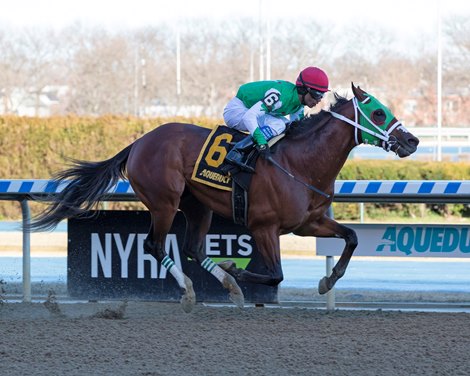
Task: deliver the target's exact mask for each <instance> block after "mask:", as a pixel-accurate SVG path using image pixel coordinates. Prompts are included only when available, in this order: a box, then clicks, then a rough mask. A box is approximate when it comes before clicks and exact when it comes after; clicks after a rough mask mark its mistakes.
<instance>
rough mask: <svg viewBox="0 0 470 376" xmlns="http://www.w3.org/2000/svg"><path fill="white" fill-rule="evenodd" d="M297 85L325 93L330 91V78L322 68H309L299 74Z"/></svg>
mask: <svg viewBox="0 0 470 376" xmlns="http://www.w3.org/2000/svg"><path fill="white" fill-rule="evenodd" d="M295 85H296V86H299V87H304V88H306V89H307V88H310V89H314V90H317V91H319V92H322V93H324V92H327V91H328V76H327V75H326V73H325V72H324V71H323V70H321V69H320V68H317V67H307V68H305V69H304V70H302V71H301V72H300V73H299V77H297V80H296V81H295Z"/></svg>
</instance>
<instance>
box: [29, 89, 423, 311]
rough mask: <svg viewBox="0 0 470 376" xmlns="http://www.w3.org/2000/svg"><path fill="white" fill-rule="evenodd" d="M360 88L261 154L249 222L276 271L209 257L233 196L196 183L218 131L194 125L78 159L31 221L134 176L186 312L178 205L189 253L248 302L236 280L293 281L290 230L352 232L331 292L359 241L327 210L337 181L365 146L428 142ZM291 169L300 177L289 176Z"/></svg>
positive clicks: (239, 300)
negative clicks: (173, 245) (285, 255)
mask: <svg viewBox="0 0 470 376" xmlns="http://www.w3.org/2000/svg"><path fill="white" fill-rule="evenodd" d="M351 86H352V91H353V94H354V97H353V98H352V99H351V100H347V99H346V98H343V97H341V96H339V95H338V94H337V93H335V94H334V97H335V99H336V103H335V104H333V105H332V106H331V107H330V110H329V111H325V110H322V111H320V112H319V113H318V114H316V115H314V116H310V117H306V118H304V119H303V120H301V121H299V122H298V123H294V124H292V125H291V126H290V129H289V131H288V132H287V134H286V136H285V138H284V139H283V140H281V141H280V142H279V143H278V144H276V145H275V146H274V147H273V148H272V150H273V153H272V155H271V157H270V158H268V159H259V160H258V161H257V166H256V173H255V174H254V176H253V178H252V182H251V186H250V189H249V200H248V217H247V218H248V221H247V228H248V229H249V230H250V232H251V233H252V235H253V237H254V240H255V242H256V245H257V248H258V250H259V252H260V254H261V256H262V258H263V260H264V262H265V264H266V268H267V273H266V274H258V273H253V272H250V271H247V270H243V269H239V268H237V267H236V265H235V264H234V263H233V262H224V263H220V264H215V263H214V262H213V261H212V260H211V259H210V258H208V257H207V256H206V254H205V249H204V239H205V235H206V234H207V232H208V230H209V226H210V224H211V219H212V213H213V212H215V213H218V214H219V215H222V216H224V217H227V218H230V217H231V216H232V201H231V194H230V192H227V191H223V190H218V189H216V188H214V187H211V186H207V185H204V184H201V183H200V182H196V181H194V180H191V174H192V172H193V169H194V166H195V163H196V159H197V158H198V155H199V152H200V150H201V148H202V146H203V144H204V142H205V140H206V138H207V136H208V134H209V130H208V129H205V128H202V127H199V126H195V125H192V124H183V123H169V124H164V125H162V126H160V127H157V128H156V129H154V130H152V131H150V132H148V133H146V134H145V135H143V136H142V137H141V138H140V139H138V140H136V141H135V142H134V143H132V144H131V145H129V146H127V147H126V148H124V149H123V150H122V151H120V152H119V153H118V154H116V155H115V156H114V157H112V158H110V159H108V160H104V161H99V162H88V161H75V162H74V163H73V165H72V166H71V167H70V168H69V169H67V170H65V171H62V172H60V173H58V174H57V175H56V176H55V181H56V182H57V184H61V183H64V182H65V181H67V182H68V185H67V186H66V187H65V188H64V190H63V191H62V192H61V193H60V194H59V195H58V196H57V197H55V198H50V199H49V200H52V201H53V202H52V203H51V205H50V206H49V207H48V208H47V209H46V210H45V211H44V212H43V213H41V214H40V215H39V216H37V217H36V218H35V219H34V220H33V221H32V223H31V227H30V228H31V229H32V230H46V229H52V228H54V227H55V226H56V225H57V224H58V223H59V222H60V221H61V220H63V219H66V218H71V217H74V216H79V215H82V214H83V213H85V212H86V211H87V210H89V209H91V208H92V207H93V205H94V204H96V203H97V202H99V201H102V200H104V199H105V198H106V192H107V191H108V189H109V188H111V187H112V186H113V185H114V184H116V183H117V181H118V180H119V179H126V178H127V179H128V180H129V182H130V184H131V186H132V188H133V189H134V192H135V194H136V195H137V197H138V198H139V199H140V200H141V201H142V202H143V203H144V205H145V206H146V207H147V208H148V210H149V211H150V213H151V218H152V225H151V228H150V231H149V233H148V235H147V238H146V240H145V242H144V249H145V251H146V252H149V253H151V254H152V255H154V256H155V257H156V258H157V260H158V261H159V262H160V263H161V264H162V265H163V266H165V267H166V268H167V269H168V270H169V271H170V273H171V274H172V275H173V277H174V278H175V279H176V281H177V282H178V284H179V286H180V288H181V292H182V297H181V303H182V307H183V309H184V310H185V311H186V312H189V311H190V310H191V309H192V308H193V306H194V304H195V294H194V290H193V287H192V281H191V280H190V279H189V278H188V277H187V276H186V275H185V274H184V273H183V271H182V270H180V269H179V268H178V267H177V266H176V265H175V263H174V262H173V260H172V259H171V258H170V257H169V256H168V255H167V253H166V250H165V239H166V235H167V233H168V232H169V230H170V227H171V225H172V222H173V218H174V216H175V214H176V212H177V210H181V211H182V212H183V213H184V215H185V217H186V220H187V226H186V233H185V240H184V244H183V248H182V250H183V253H184V254H185V255H186V256H188V257H190V258H192V259H193V260H195V261H196V262H198V263H199V264H200V265H201V266H202V267H203V268H204V269H206V270H207V271H209V272H210V273H212V274H213V275H214V276H215V277H216V278H217V279H218V280H219V281H220V282H221V284H222V285H223V286H224V287H225V288H226V289H227V290H228V291H229V294H230V298H231V299H232V301H234V302H235V303H236V304H237V305H238V306H240V307H242V306H243V301H244V297H243V293H242V291H241V289H240V288H239V286H238V284H237V282H236V281H246V282H252V283H261V284H267V285H273V286H274V285H277V284H279V283H280V282H281V281H282V280H283V274H282V267H281V260H280V242H279V236H280V235H282V234H287V233H294V234H296V235H300V236H316V237H337V238H342V239H344V240H345V247H344V249H343V251H342V254H341V257H340V258H339V260H338V262H337V263H336V265H335V267H334V268H333V272H332V274H331V275H330V276H325V277H323V278H322V279H321V280H320V282H319V285H318V289H319V292H320V293H321V294H324V293H326V292H327V291H329V290H330V289H331V288H332V287H333V286H334V285H335V283H336V281H337V280H338V279H339V278H341V277H342V276H343V275H344V273H345V271H346V268H347V266H348V263H349V260H350V259H351V256H352V254H353V252H354V249H355V248H356V246H357V244H358V240H357V236H356V233H355V232H354V231H353V230H352V229H350V228H348V227H346V226H344V225H341V224H339V223H337V222H336V221H334V220H333V219H331V218H329V217H328V215H327V209H328V208H329V206H330V205H331V203H332V200H333V194H334V182H335V179H336V177H337V175H338V173H339V172H340V170H341V168H342V166H343V165H344V163H345V162H346V159H347V157H348V154H349V152H350V151H351V150H352V149H353V148H354V147H355V146H356V145H358V144H360V143H370V144H373V145H375V146H381V147H383V148H384V149H385V150H386V151H392V152H395V153H396V154H397V155H398V156H399V157H401V158H403V157H407V156H409V155H410V154H412V153H414V152H415V151H416V148H417V146H418V143H419V140H418V139H417V138H416V137H415V136H413V135H412V134H411V133H410V132H408V131H407V129H406V128H405V127H404V126H403V125H402V124H401V123H400V122H399V121H398V120H397V119H396V118H395V117H394V115H393V114H392V113H391V111H390V110H389V109H388V108H387V107H386V106H384V105H383V104H382V103H380V102H379V101H378V100H377V99H376V98H374V97H373V96H372V95H370V94H368V93H366V92H365V91H363V90H362V89H361V88H360V87H356V86H354V84H351ZM279 166H282V168H281V169H280V168H278V167H279ZM286 171H289V172H290V174H292V175H293V176H295V177H296V179H288V178H287V177H286V175H285V172H286ZM299 181H301V182H302V183H303V184H302V185H301V184H298V182H299ZM307 186H311V187H315V190H311V189H308V188H306V187H307ZM318 192H320V193H322V194H319V193H318Z"/></svg>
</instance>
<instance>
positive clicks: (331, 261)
mask: <svg viewBox="0 0 470 376" xmlns="http://www.w3.org/2000/svg"><path fill="white" fill-rule="evenodd" d="M327 214H328V217H330V218H331V219H334V214H333V207H332V205H330V207H329V208H328V212H327ZM334 266H335V258H334V257H333V256H326V275H327V277H329V276H330V275H331V273H333V267H334ZM326 309H327V310H328V311H333V310H334V309H335V288H334V287H333V288H332V289H331V290H330V291H328V292H327V293H326Z"/></svg>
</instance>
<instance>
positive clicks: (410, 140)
mask: <svg viewBox="0 0 470 376" xmlns="http://www.w3.org/2000/svg"><path fill="white" fill-rule="evenodd" d="M390 138H391V139H392V138H395V141H396V142H395V144H394V145H393V146H392V147H391V149H390V150H391V151H393V152H394V153H396V154H397V155H398V156H399V157H400V158H405V157H408V156H410V155H411V154H413V153H414V152H415V151H416V149H417V148H418V144H419V139H418V138H417V137H415V136H413V135H412V134H411V133H403V134H402V137H399V138H397V137H395V136H390Z"/></svg>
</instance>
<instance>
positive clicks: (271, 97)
mask: <svg viewBox="0 0 470 376" xmlns="http://www.w3.org/2000/svg"><path fill="white" fill-rule="evenodd" d="M327 91H328V76H327V75H326V73H325V72H324V71H323V70H321V69H320V68H317V67H308V68H305V69H304V70H302V71H301V72H300V74H299V76H298V77H297V80H296V82H295V85H294V84H293V83H291V82H287V81H281V80H277V81H257V82H250V83H247V84H244V85H242V86H240V88H239V89H238V93H237V95H236V96H235V98H233V99H232V100H230V102H228V104H227V106H226V107H225V109H224V120H225V124H227V126H229V127H230V128H234V129H237V130H239V131H248V132H250V134H249V135H248V136H247V137H245V138H244V139H243V140H241V141H239V142H238V143H236V144H235V146H234V147H233V149H232V150H231V151H230V152H229V153H228V154H227V156H226V158H225V161H226V162H228V163H230V164H234V165H236V166H239V167H240V168H241V169H242V170H245V171H249V172H254V170H253V169H252V168H251V167H249V166H247V165H246V164H245V163H244V161H243V160H244V156H245V155H244V154H245V152H247V151H249V150H251V148H252V147H253V145H256V148H257V149H258V150H259V152H260V154H261V156H262V157H264V158H268V156H269V153H270V150H269V145H268V140H269V139H270V138H272V137H274V136H277V135H279V134H281V133H282V132H284V130H285V129H286V124H287V123H289V122H292V121H294V120H300V119H301V118H303V116H304V106H307V107H309V108H312V107H314V106H316V105H317V104H318V103H319V102H320V101H321V99H322V98H323V95H324V94H325V92H327ZM287 115H289V119H288V118H287V117H286V116H287Z"/></svg>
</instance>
